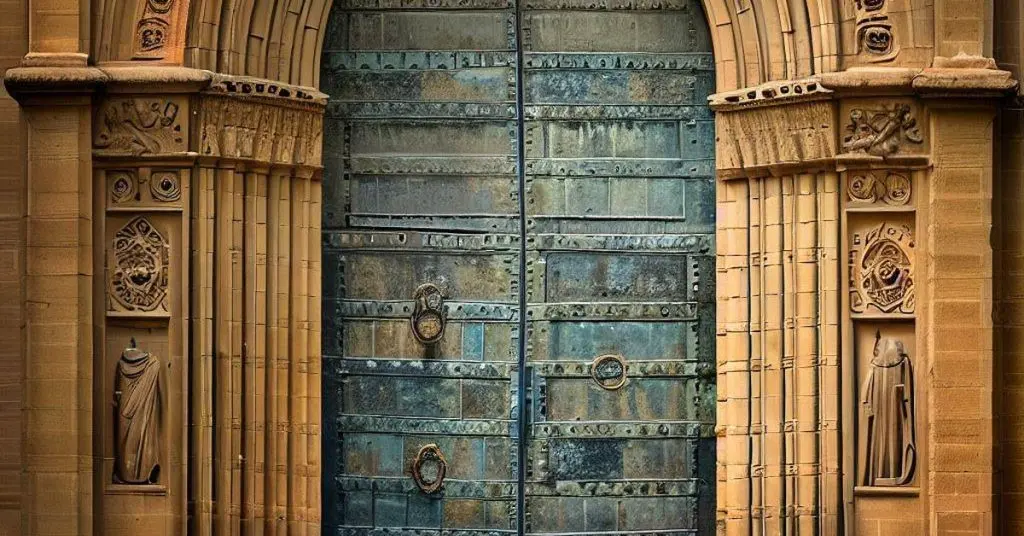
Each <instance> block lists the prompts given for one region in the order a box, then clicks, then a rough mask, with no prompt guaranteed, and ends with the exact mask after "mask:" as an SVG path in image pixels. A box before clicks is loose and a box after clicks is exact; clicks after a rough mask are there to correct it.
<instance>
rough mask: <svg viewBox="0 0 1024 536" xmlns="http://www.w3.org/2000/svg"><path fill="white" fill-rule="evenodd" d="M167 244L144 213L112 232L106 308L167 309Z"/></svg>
mask: <svg viewBox="0 0 1024 536" xmlns="http://www.w3.org/2000/svg"><path fill="white" fill-rule="evenodd" d="M169 264H170V246H169V244H168V242H167V239H165V238H164V237H163V235H161V234H160V232H159V231H157V229H156V228H155V227H154V226H153V224H152V223H150V221H149V220H148V219H146V218H145V217H144V216H139V217H137V218H134V219H132V220H131V221H129V222H128V223H126V224H125V225H124V227H122V228H121V229H120V230H118V231H117V233H116V234H115V235H114V243H113V250H112V251H111V256H110V261H109V264H108V270H109V273H110V284H109V293H110V299H109V300H108V304H109V305H108V310H110V311H116V312H138V313H153V312H161V313H162V312H168V311H169V307H168V304H167V285H168V271H169Z"/></svg>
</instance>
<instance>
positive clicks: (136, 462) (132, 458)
mask: <svg viewBox="0 0 1024 536" xmlns="http://www.w3.org/2000/svg"><path fill="white" fill-rule="evenodd" d="M114 393H115V395H114V396H115V398H116V405H117V415H116V427H117V428H116V433H117V436H116V437H115V438H114V439H115V442H114V481H115V482H117V483H120V484H155V483H156V482H157V479H158V478H159V476H160V360H158V359H157V358H156V357H154V356H152V355H151V354H150V353H149V352H144V351H142V350H139V349H137V348H135V339H134V338H133V339H132V345H131V347H130V348H125V349H124V352H122V353H121V359H120V361H118V363H117V377H116V379H115V382H114Z"/></svg>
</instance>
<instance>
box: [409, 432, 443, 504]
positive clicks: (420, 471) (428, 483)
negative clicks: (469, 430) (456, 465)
mask: <svg viewBox="0 0 1024 536" xmlns="http://www.w3.org/2000/svg"><path fill="white" fill-rule="evenodd" d="M447 471H448V462H447V461H445V459H444V454H443V453H442V452H441V448H440V447H438V446H437V445H436V444H434V443H430V444H429V445H423V446H422V447H420V451H419V452H418V453H416V459H415V460H413V462H412V479H413V480H415V481H416V487H418V488H420V491H422V492H423V493H426V494H428V495H430V494H432V493H437V492H438V491H440V490H441V485H443V484H444V474H445V473H446V472H447Z"/></svg>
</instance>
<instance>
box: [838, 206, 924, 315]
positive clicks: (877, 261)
mask: <svg viewBox="0 0 1024 536" xmlns="http://www.w3.org/2000/svg"><path fill="white" fill-rule="evenodd" d="M914 306H915V300H914V235H913V232H912V231H911V230H910V227H909V226H907V225H900V224H891V223H888V222H883V223H881V224H880V225H877V226H875V227H872V228H869V229H867V230H866V231H864V232H855V233H854V234H853V244H852V247H851V249H850V311H851V312H853V313H887V314H888V313H896V314H904V315H910V314H913V313H914Z"/></svg>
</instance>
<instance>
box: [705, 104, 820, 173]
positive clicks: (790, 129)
mask: <svg viewBox="0 0 1024 536" xmlns="http://www.w3.org/2000/svg"><path fill="white" fill-rule="evenodd" d="M723 106H724V105H723ZM832 114H833V112H832V106H831V104H830V103H828V102H825V101H817V102H808V103H804V104H792V105H789V106H765V107H752V108H746V109H740V110H735V111H724V112H722V113H720V114H718V116H717V125H716V127H717V136H716V137H717V143H716V149H715V151H716V154H717V155H718V159H719V164H718V168H719V169H720V170H721V169H742V168H751V167H757V166H772V165H779V164H795V163H798V162H806V161H810V160H823V159H828V158H832V157H833V156H835V153H836V147H835V131H834V129H833V120H832Z"/></svg>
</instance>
